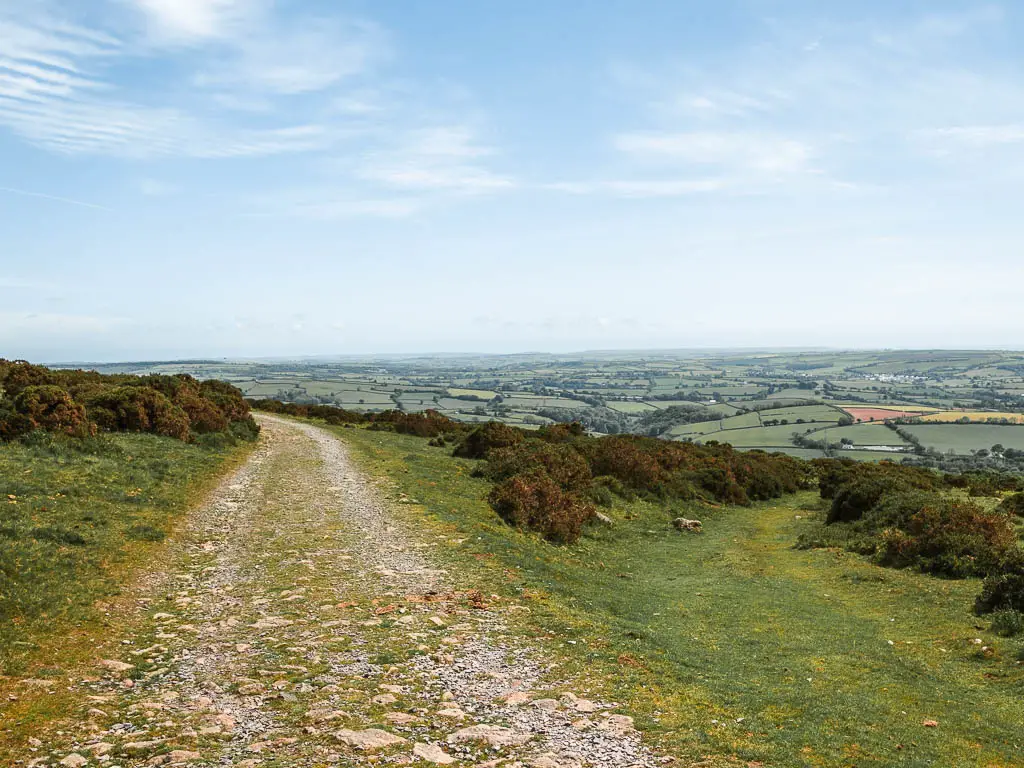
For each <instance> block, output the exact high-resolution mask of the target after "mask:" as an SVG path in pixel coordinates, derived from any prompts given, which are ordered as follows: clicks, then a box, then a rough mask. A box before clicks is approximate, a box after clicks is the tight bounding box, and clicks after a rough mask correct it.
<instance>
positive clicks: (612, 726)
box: [597, 715, 636, 736]
mask: <svg viewBox="0 0 1024 768" xmlns="http://www.w3.org/2000/svg"><path fill="white" fill-rule="evenodd" d="M597 727H598V730H601V731H606V732H607V733H611V734H614V735H616V736H625V735H626V734H629V733H633V731H635V730H636V728H634V727H633V718H632V717H630V716H629V715H608V717H606V718H605V719H603V720H601V721H600V722H599V723H598V724H597Z"/></svg>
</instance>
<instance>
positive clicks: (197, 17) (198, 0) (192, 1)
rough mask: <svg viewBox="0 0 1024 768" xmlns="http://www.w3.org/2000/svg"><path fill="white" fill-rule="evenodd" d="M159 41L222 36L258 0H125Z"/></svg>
mask: <svg viewBox="0 0 1024 768" xmlns="http://www.w3.org/2000/svg"><path fill="white" fill-rule="evenodd" d="M128 2H129V3H130V4H131V5H134V6H135V7H136V8H137V9H138V10H139V11H140V12H141V13H142V14H143V15H144V16H145V17H146V21H147V26H148V28H149V31H150V33H151V34H152V35H153V37H154V38H155V39H156V40H158V41H160V42H169V43H192V42H196V41H197V40H198V41H201V40H207V39H210V38H217V37H221V36H224V35H225V34H227V33H228V31H229V30H230V29H231V28H232V27H235V26H237V25H238V24H239V23H241V22H243V21H244V20H246V18H247V17H248V16H249V14H251V13H252V12H253V10H255V9H256V8H258V7H259V6H262V5H264V3H262V2H260V0H256V1H255V2H254V1H253V0H128Z"/></svg>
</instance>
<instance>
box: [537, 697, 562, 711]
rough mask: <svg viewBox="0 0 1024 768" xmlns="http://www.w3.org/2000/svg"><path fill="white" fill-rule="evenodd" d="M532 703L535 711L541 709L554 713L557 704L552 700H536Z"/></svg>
mask: <svg viewBox="0 0 1024 768" xmlns="http://www.w3.org/2000/svg"><path fill="white" fill-rule="evenodd" d="M532 703H533V706H535V707H536V708H537V709H543V710H544V711H545V712H554V711H555V710H556V709H558V702H557V701H555V700H554V699H536V700H535V701H533V702H532Z"/></svg>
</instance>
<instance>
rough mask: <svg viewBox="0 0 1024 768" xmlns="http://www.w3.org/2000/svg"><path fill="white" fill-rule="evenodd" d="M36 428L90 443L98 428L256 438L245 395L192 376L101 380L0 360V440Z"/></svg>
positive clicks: (85, 373) (91, 374)
mask: <svg viewBox="0 0 1024 768" xmlns="http://www.w3.org/2000/svg"><path fill="white" fill-rule="evenodd" d="M34 430H43V431H46V432H52V433H60V434H65V435H70V436H73V437H78V438H88V437H89V436H92V435H95V434H96V433H97V432H98V431H106V432H147V433H151V434H155V435H162V436H165V437H173V438H176V439H178V440H186V441H190V440H193V439H195V438H196V436H199V435H220V436H222V440H226V441H228V442H232V441H235V440H238V439H246V440H252V439H255V437H256V435H257V434H258V432H259V427H258V426H257V425H256V422H255V421H253V419H252V417H251V416H250V414H249V406H248V405H247V404H246V402H245V399H244V398H243V396H242V393H241V392H240V391H239V390H238V389H237V388H235V387H233V386H231V385H230V384H227V383H225V382H219V381H204V382H200V381H196V380H195V379H194V378H192V377H191V376H185V375H179V376H144V377H138V376H129V375H110V376H106V375H102V374H99V373H96V372H94V371H78V370H75V371H72V370H51V369H49V368H46V367H44V366H41V365H32V364H31V363H27V362H24V361H15V362H10V361H8V360H0V440H11V439H14V438H17V437H22V436H24V435H27V434H29V433H30V432H32V431H34Z"/></svg>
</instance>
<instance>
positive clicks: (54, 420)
mask: <svg viewBox="0 0 1024 768" xmlns="http://www.w3.org/2000/svg"><path fill="white" fill-rule="evenodd" d="M14 410H15V411H17V412H18V413H20V414H22V415H24V416H25V417H26V418H27V419H28V420H29V422H30V423H31V425H32V428H33V429H45V430H49V431H51V432H63V433H64V434H67V435H78V436H85V435H87V434H90V433H91V432H92V431H93V427H92V425H91V424H89V421H88V419H87V418H86V415H85V408H84V407H82V406H81V405H80V404H79V403H76V402H75V401H74V400H73V399H72V397H71V395H70V394H68V392H67V391H66V390H64V389H62V388H61V387H58V386H55V385H53V384H33V385H31V386H27V387H24V388H22V389H21V391H20V392H18V395H17V397H15V398H14Z"/></svg>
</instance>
